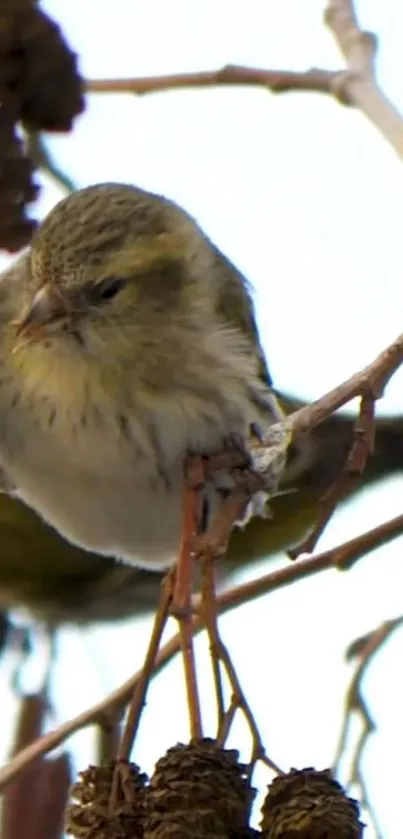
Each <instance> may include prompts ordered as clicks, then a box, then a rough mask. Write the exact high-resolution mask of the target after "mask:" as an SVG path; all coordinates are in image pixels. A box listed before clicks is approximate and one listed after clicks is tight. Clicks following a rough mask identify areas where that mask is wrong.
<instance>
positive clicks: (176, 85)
mask: <svg viewBox="0 0 403 839" xmlns="http://www.w3.org/2000/svg"><path fill="white" fill-rule="evenodd" d="M339 75H340V73H339V72H338V71H331V70H321V69H319V68H317V67H312V68H311V69H310V70H306V71H304V72H294V71H292V70H265V69H262V68H258V67H241V66H237V65H230V64H229V65H227V66H226V67H222V68H221V69H218V70H208V71H204V72H199V73H175V74H169V75H164V76H149V77H140V78H133V79H127V78H126V79H92V80H88V81H87V82H86V84H85V88H86V90H87V92H88V93H133V94H137V95H144V94H149V93H161V92H163V91H169V90H174V89H176V90H178V89H181V88H206V87H218V86H221V85H227V86H230V85H247V86H253V87H256V86H258V87H265V88H268V89H269V90H270V91H271V92H272V93H288V92H290V91H301V92H309V93H327V94H334V83H335V79H336V78H337V77H338V76H339ZM343 101H344V104H346V105H347V104H349V100H348V94H346V96H345V98H344V100H343Z"/></svg>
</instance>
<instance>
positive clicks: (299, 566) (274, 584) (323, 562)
mask: <svg viewBox="0 0 403 839" xmlns="http://www.w3.org/2000/svg"><path fill="white" fill-rule="evenodd" d="M402 532H403V515H400V516H397V517H396V518H394V519H391V520H390V521H387V522H385V523H384V524H382V525H379V526H378V527H376V528H373V529H372V530H369V531H368V532H367V533H364V534H363V535H361V536H358V537H357V538H355V539H351V540H350V541H348V542H345V543H343V544H342V545H338V546H337V547H335V548H332V549H331V550H329V551H324V552H323V553H321V554H318V556H314V557H312V558H310V559H306V560H299V561H298V562H295V563H290V564H287V565H286V566H285V567H284V568H280V569H278V570H277V571H274V572H271V573H270V574H266V575H265V576H263V577H261V578H259V579H258V580H252V581H251V582H248V583H243V584H242V585H239V586H235V587H234V588H232V589H230V590H229V591H227V592H224V593H223V594H220V595H219V596H218V597H217V606H218V608H219V611H220V614H222V613H224V612H226V611H228V610H229V609H232V608H234V607H236V606H240V605H241V604H243V603H247V602H249V601H250V600H252V599H253V598H255V597H261V596H262V595H263V594H268V593H269V592H270V591H276V590H278V589H280V588H284V587H285V586H288V585H290V584H292V583H295V582H296V581H297V580H302V579H305V578H306V577H310V576H312V575H313V574H317V573H320V572H321V571H325V570H329V569H331V568H335V567H336V568H339V569H340V568H341V569H344V568H349V567H351V566H352V565H353V563H355V562H357V561H358V560H360V559H362V557H364V556H365V555H366V554H367V553H369V551H371V550H374V549H375V548H377V547H379V546H380V545H383V544H385V543H386V542H388V541H390V540H391V539H393V538H395V536H397V535H399V534H401V533H402ZM201 629H204V620H203V618H202V617H201V616H199V615H197V616H196V617H195V618H194V619H193V631H194V633H197V632H200V630H201ZM180 647H181V641H180V636H179V634H177V635H175V636H174V637H173V638H171V639H170V640H169V641H168V642H167V643H166V644H165V646H164V647H163V648H162V649H161V650H160V652H159V653H158V655H157V657H156V660H155V667H154V671H153V675H154V676H155V675H156V674H157V673H158V672H159V671H160V670H161V669H162V668H163V667H164V666H165V665H166V664H168V662H169V661H171V659H172V658H173V657H174V656H175V655H176V654H177V653H178V652H179V650H180ZM142 674H143V669H141V670H140V671H138V672H137V673H135V674H134V675H133V676H131V678H130V679H128V680H127V681H126V682H124V684H123V685H121V686H120V687H119V688H117V690H115V691H113V693H111V694H109V696H107V697H106V698H105V699H103V700H102V701H101V702H99V703H98V704H97V705H94V706H92V707H91V708H88V709H87V710H86V711H83V712H82V713H81V714H78V716H76V717H73V719H71V720H68V721H67V722H65V723H63V724H62V725H61V726H59V727H58V728H57V729H55V730H54V731H50V732H49V733H47V734H45V735H44V736H43V737H40V738H39V739H38V740H36V741H35V742H34V743H32V744H31V745H29V746H27V747H26V748H24V749H22V751H20V752H19V753H18V754H16V755H15V757H13V758H12V760H10V762H9V763H8V764H7V765H6V766H4V767H3V769H1V770H0V791H2V790H3V789H5V788H6V787H7V786H8V784H9V783H10V782H11V781H12V780H13V778H15V777H16V776H17V775H18V773H19V772H21V770H22V769H23V768H24V767H26V766H29V764H30V763H31V762H32V761H33V760H35V759H36V758H37V757H39V756H41V755H43V754H46V753H47V752H50V751H52V750H53V749H55V748H56V747H57V746H60V744H61V743H64V741H65V740H67V738H68V737H70V736H71V735H72V734H74V733H75V732H76V731H79V730H80V729H82V728H85V727H86V726H88V725H92V724H94V723H99V722H100V721H101V720H102V719H103V718H104V717H105V715H107V716H108V715H110V713H111V712H113V711H114V709H117V708H121V707H122V706H124V705H125V704H126V703H127V702H128V701H129V700H130V698H131V697H132V695H133V691H134V689H135V688H136V686H137V684H138V682H139V680H140V678H141V677H142Z"/></svg>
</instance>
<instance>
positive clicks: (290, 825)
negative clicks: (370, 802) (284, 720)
mask: <svg viewBox="0 0 403 839" xmlns="http://www.w3.org/2000/svg"><path fill="white" fill-rule="evenodd" d="M261 827H262V836H263V837H265V839H324V837H326V839H361V837H362V835H363V827H364V825H363V824H362V822H360V820H359V808H358V804H357V802H356V801H354V800H353V799H352V798H348V797H347V795H346V794H345V792H344V790H343V788H342V787H341V786H340V784H339V783H338V782H337V781H335V780H334V778H332V776H331V773H330V771H329V770H327V769H325V770H323V771H318V770H316V769H313V768H309V769H301V770H298V769H292V770H291V771H290V772H289V773H288V774H287V775H282V776H279V777H277V778H275V779H274V781H273V783H272V784H271V786H270V787H269V789H268V793H267V795H266V798H265V800H264V803H263V806H262V823H261Z"/></svg>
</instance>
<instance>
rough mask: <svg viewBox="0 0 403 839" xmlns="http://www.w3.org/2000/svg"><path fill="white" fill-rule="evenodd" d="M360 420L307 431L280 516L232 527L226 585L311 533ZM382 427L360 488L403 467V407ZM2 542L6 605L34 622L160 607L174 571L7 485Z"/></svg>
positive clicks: (286, 405) (0, 516)
mask: <svg viewBox="0 0 403 839" xmlns="http://www.w3.org/2000/svg"><path fill="white" fill-rule="evenodd" d="M276 393H277V397H278V399H279V401H280V404H281V406H282V407H283V409H284V411H286V412H287V413H289V412H291V411H293V410H298V408H299V407H301V406H302V405H303V404H305V403H303V402H302V401H301V400H298V399H296V398H295V397H294V396H289V395H288V394H285V393H283V392H281V391H280V390H279V389H277V390H276ZM353 425H354V418H353V417H352V416H351V415H347V414H339V413H338V414H335V415H333V416H331V417H329V418H328V419H327V420H325V422H324V423H323V424H321V425H320V426H317V427H316V428H314V429H312V430H311V432H310V434H309V435H308V437H306V438H304V440H303V441H302V442H303V446H302V448H301V449H300V450H299V451H298V453H297V454H295V453H294V455H293V458H291V459H292V465H293V468H292V470H289V471H288V473H287V470H286V473H285V477H284V480H283V482H281V484H280V486H281V485H284V486H285V487H288V488H289V489H292V490H293V491H292V492H287V493H281V494H279V495H278V496H276V497H275V498H272V499H271V501H270V506H271V508H272V515H271V517H270V518H261V517H255V518H253V519H251V520H250V521H249V522H248V523H247V525H246V526H245V527H242V528H240V527H236V528H234V530H233V531H232V533H231V537H230V540H229V545H228V550H227V553H226V555H225V557H223V558H222V559H221V560H220V562H219V563H217V566H216V571H217V573H218V575H219V580H218V582H219V585H220V586H221V587H222V586H228V585H231V584H232V583H233V582H234V579H235V580H236V578H237V573H238V571H240V570H242V569H243V568H244V567H245V564H253V563H261V562H262V561H266V560H270V558H271V557H274V556H276V555H278V554H279V553H280V552H281V551H285V550H286V549H287V548H289V547H292V546H294V545H295V544H296V543H298V542H299V541H301V540H302V539H303V538H304V536H306V534H307V532H308V531H309V529H310V527H311V526H312V524H313V523H314V522H315V518H316V517H317V515H318V501H319V498H320V496H321V495H322V494H323V493H324V491H325V490H326V488H327V487H328V486H329V485H330V484H331V483H332V482H333V481H334V479H335V478H336V477H337V475H338V474H340V470H341V469H342V467H343V463H344V462H345V458H346V456H347V453H348V450H349V446H350V445H351V441H352V435H353ZM375 428H376V433H375V451H374V454H373V455H372V456H371V457H370V458H369V461H368V463H367V466H366V468H365V470H364V473H363V476H362V478H361V479H360V481H358V482H357V483H356V484H355V492H356V493H362V492H363V491H365V489H366V488H367V487H368V486H369V485H371V484H374V483H379V482H380V481H382V480H384V479H386V478H387V477H388V476H393V475H394V474H401V472H402V470H403V417H401V416H399V415H396V416H393V415H391V416H380V417H378V418H377V420H376V426H375ZM350 498H351V493H349V495H348V498H347V500H349V499H350ZM0 546H1V550H0V611H1V610H3V612H5V613H9V612H11V613H12V612H13V610H15V609H18V610H19V611H21V609H22V610H23V613H25V615H26V617H27V619H28V621H29V622H32V621H33V622H34V623H35V622H38V621H39V622H40V623H43V622H44V623H45V624H48V625H51V626H54V627H59V626H65V625H74V626H89V625H93V624H96V623H99V622H102V623H105V622H110V623H113V624H116V623H118V622H121V621H124V620H126V619H128V618H131V617H137V616H139V615H144V614H150V613H152V612H153V611H154V610H155V608H156V606H157V604H158V598H159V594H160V587H161V575H162V574H163V573H164V572H160V573H156V572H155V571H146V570H144V569H143V570H141V569H138V568H135V567H133V566H132V565H127V564H123V563H122V562H119V561H118V560H116V559H114V558H112V557H104V556H100V555H98V554H96V553H92V552H90V551H86V550H83V549H81V548H78V547H76V546H74V545H72V544H71V543H70V542H68V541H67V540H66V539H64V538H63V537H62V536H61V535H60V534H59V533H58V532H57V530H55V529H54V528H53V527H52V526H50V525H49V524H47V523H45V522H44V521H43V519H41V517H40V516H38V515H37V514H36V513H35V512H34V511H33V510H32V509H30V508H29V507H28V506H27V505H26V504H24V502H23V501H21V500H20V499H18V498H16V497H13V496H12V495H7V494H5V493H2V494H0ZM0 648H1V644H0Z"/></svg>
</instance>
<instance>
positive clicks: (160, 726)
mask: <svg viewBox="0 0 403 839" xmlns="http://www.w3.org/2000/svg"><path fill="white" fill-rule="evenodd" d="M43 6H44V8H45V9H47V10H48V11H49V12H50V13H52V14H53V15H54V16H55V18H57V19H58V20H59V22H60V23H61V25H62V26H63V28H64V31H65V32H66V34H67V35H68V36H69V38H70V41H71V44H72V45H74V48H75V50H76V51H77V52H78V53H79V54H80V56H81V69H82V71H83V73H84V74H85V76H86V77H88V78H96V77H98V78H99V77H103V78H104V77H122V76H128V77H130V76H138V75H152V74H163V73H172V72H179V71H191V70H202V69H212V68H218V67H220V66H222V65H225V64H228V63H236V64H247V65H250V66H261V67H268V68H280V67H282V68H287V69H300V70H303V69H307V68H308V67H311V66H321V67H324V68H330V69H334V68H337V67H339V66H341V60H339V56H338V52H337V49H336V47H335V45H334V43H333V40H332V37H331V35H330V33H329V32H328V31H327V30H326V29H325V28H324V26H323V24H322V11H323V6H324V3H323V2H320V0H304V2H302V0H277V2H275V0H271V2H270V0H248V2H241V0H182V2H180V0H169V1H168V2H164V0H147V1H146V0H137V2H136V0H130V1H129V0H114V2H113V4H110V3H106V2H100V0H86V2H85V4H83V2H82V0H69V3H68V4H66V3H64V2H62V0H49V1H48V2H46V3H43ZM358 12H359V14H360V19H361V21H362V23H363V24H364V26H366V27H367V28H372V29H373V30H374V31H375V32H377V33H378V35H379V37H380V53H379V60H378V68H379V78H380V80H381V82H382V84H383V86H384V88H385V90H386V91H387V93H388V95H389V96H390V97H392V98H393V99H394V101H395V103H396V105H397V106H398V107H400V108H402V110H403V86H402V83H401V79H402V54H401V43H402V31H403V7H402V6H401V4H400V3H399V2H398V0H383V2H382V4H381V3H379V2H376V0H361V2H360V3H359V4H358ZM51 148H52V152H53V153H54V155H55V158H56V160H57V161H58V163H59V164H60V166H61V167H62V168H64V169H65V170H66V171H68V173H69V174H70V175H71V176H72V178H73V179H74V180H75V182H76V183H77V185H78V186H84V185H86V184H90V183H94V182H97V181H106V180H117V181H120V180H121V181H127V182H131V183H136V184H138V185H139V186H142V187H145V188H149V189H152V190H154V191H156V192H160V193H163V194H165V195H167V196H168V197H171V198H173V199H175V200H177V201H178V202H179V203H180V204H182V205H183V206H184V207H185V208H186V209H187V210H189V211H190V212H191V213H192V214H193V215H195V216H196V217H197V219H198V221H199V222H200V223H201V224H202V226H204V228H205V229H206V231H207V232H208V233H209V235H210V236H211V237H212V238H213V239H214V240H215V241H216V242H217V244H219V246H220V247H221V248H222V249H223V250H224V251H225V252H226V253H227V254H228V255H229V256H230V257H231V259H232V260H233V261H234V262H235V263H236V264H237V265H238V266H239V267H240V268H241V269H242V270H243V271H244V272H245V273H246V275H247V276H248V277H249V279H250V280H251V282H252V283H253V285H254V287H255V291H256V306H257V312H258V320H259V324H260V327H261V334H262V340H263V343H264V346H265V349H266V351H267V353H268V356H269V360H270V366H271V370H272V374H273V377H274V379H275V382H276V385H277V386H279V387H280V388H282V389H283V390H289V391H293V392H295V393H298V394H300V395H301V396H305V397H315V396H319V395H321V393H323V392H324V391H325V390H328V389H329V388H330V387H332V386H333V385H335V384H337V383H338V382H339V381H341V380H343V379H344V378H345V377H347V376H348V375H350V374H351V373H353V372H354V371H355V370H357V369H359V368H360V367H361V366H363V365H364V364H366V363H368V362H369V361H371V360H372V358H373V357H374V356H375V355H376V353H378V352H379V351H380V350H381V349H382V348H384V347H385V346H386V345H387V344H388V343H389V342H390V341H392V340H393V338H394V337H396V336H397V334H398V333H399V332H401V331H402V317H401V312H402V303H403V295H402V290H401V282H400V273H401V217H402V209H403V198H402V196H403V190H402V187H403V169H402V166H401V164H400V162H399V161H398V159H397V158H396V157H395V155H394V153H393V151H392V150H391V149H390V148H389V146H388V145H387V144H386V142H385V141H384V140H383V139H382V137H381V136H380V135H379V134H378V133H377V132H376V130H375V129H374V128H373V127H372V126H371V125H369V124H368V123H367V121H366V120H365V118H364V117H363V116H361V115H360V114H359V113H357V112H354V111H353V110H352V109H347V108H343V107H342V106H340V105H338V104H337V103H336V102H334V101H332V100H331V99H330V98H327V97H325V96H319V95H313V94H312V95H311V94H287V95H277V96H274V95H272V94H270V93H268V92H267V91H264V90H261V89H258V88H256V89H254V88H231V89H225V88H218V89H215V90H211V89H209V90H205V91H200V90H197V91H194V90H193V91H177V92H172V93H169V94H167V93H164V94H153V95H151V96H147V97H134V96H131V95H122V96H112V95H109V96H105V95H102V96H101V95H96V96H95V95H93V96H91V97H89V99H88V107H87V110H86V112H85V114H84V115H83V116H82V117H80V119H79V120H77V122H76V125H75V130H74V133H73V134H72V135H71V136H66V137H60V138H56V139H52V141H51ZM61 195H62V192H61V191H60V190H58V189H57V188H56V187H55V186H54V185H53V184H49V183H47V184H46V188H45V189H44V190H43V193H42V197H41V200H40V202H39V206H40V213H41V215H43V214H44V213H46V212H47V211H48V210H49V209H50V207H51V206H52V205H53V204H54V203H55V201H56V200H57V199H58V198H59V197H61ZM402 377H403V373H400V374H399V375H397V376H396V377H395V378H394V380H393V382H392V384H391V385H390V387H389V388H388V391H387V395H386V397H385V399H384V400H383V402H382V405H381V406H380V407H381V410H384V411H386V410H388V411H389V410H396V411H399V410H402V399H401V393H402V382H403V378H402ZM402 489H403V477H396V478H394V479H393V480H391V481H388V482H385V483H384V484H383V485H382V487H377V488H375V489H371V490H370V491H368V492H367V493H365V495H363V496H362V497H360V498H359V499H357V500H355V501H354V502H352V503H351V504H350V505H349V506H348V507H347V508H344V509H343V510H342V511H340V512H339V513H338V514H337V515H336V516H335V518H334V520H333V522H332V523H331V525H330V526H329V528H328V530H327V532H326V534H325V536H324V537H323V539H322V541H321V543H320V547H321V548H322V547H323V548H325V547H329V546H331V545H333V544H336V543H338V542H340V541H343V540H344V539H345V538H348V537H350V536H353V535H357V534H358V533H360V532H362V531H363V530H364V529H367V528H368V527H371V526H372V525H375V524H376V523H378V522H381V521H383V520H385V519H387V518H389V517H390V516H392V515H396V514H397V513H400V512H401V504H400V499H401V497H402ZM402 547H403V539H402V538H401V539H399V540H396V541H395V542H394V543H392V544H391V545H390V546H388V547H387V548H384V549H382V551H380V550H379V551H377V552H375V553H374V554H373V555H372V556H371V557H370V558H369V559H366V560H364V561H363V562H362V563H360V564H359V565H358V566H357V567H356V568H354V569H353V570H352V571H351V572H349V573H348V574H344V575H341V574H336V573H335V572H334V573H332V572H329V573H327V574H325V575H322V576H319V577H317V578H315V579H312V580H307V581H305V582H304V583H302V584H298V585H297V586H294V587H293V588H290V589H287V590H286V591H282V592H279V593H275V594H272V595H270V596H269V597H266V598H262V599H260V600H259V601H256V602H254V603H252V604H250V605H248V606H245V607H243V609H242V610H238V611H235V612H233V613H232V614H229V615H227V616H226V617H225V618H223V627H224V634H225V638H226V640H227V641H228V642H229V644H230V646H231V649H232V651H233V654H234V658H235V660H236V663H237V665H238V667H239V670H240V673H241V676H242V679H243V684H244V687H245V689H246V691H247V693H248V696H249V698H250V699H251V702H252V705H253V708H254V710H255V712H256V715H257V718H258V720H259V723H260V725H261V727H262V731H263V733H264V739H265V741H266V744H267V748H268V751H269V753H270V754H271V756H272V757H273V758H274V759H275V760H276V761H277V762H278V763H280V765H281V766H282V767H283V768H287V767H289V766H290V765H293V766H297V767H302V766H304V765H315V766H317V767H318V768H323V767H325V766H327V765H328V764H329V763H330V761H331V759H332V756H333V750H334V746H335V742H336V738H337V734H338V726H339V723H340V719H341V713H342V701H343V695H344V691H345V687H346V684H347V679H348V677H349V675H351V672H352V671H351V670H350V668H349V667H348V666H347V665H345V663H344V661H343V654H344V650H345V648H346V646H347V645H348V643H349V641H350V640H351V639H352V638H354V637H356V636H357V635H360V634H362V633H365V632H367V631H369V630H370V629H371V628H373V627H375V626H376V625H377V624H378V623H379V622H381V621H383V620H384V619H386V618H389V617H393V616H395V615H398V614H400V612H401V611H402V609H403V607H402V597H401V591H400V590H401V586H400V581H401V579H402V576H403V575H402V570H401V562H400V553H401V551H402ZM285 561H286V560H285V559H284V558H279V561H278V564H284V562H285ZM270 567H271V568H273V567H274V565H273V563H272V564H271V566H270ZM262 571H263V566H259V570H258V571H257V570H256V568H254V569H253V570H252V571H251V572H248V573H249V576H251V575H252V574H256V573H261V572H262ZM244 576H245V577H246V576H247V574H245V575H244ZM148 628H149V624H148V622H147V621H141V622H139V623H136V624H134V623H133V622H132V623H130V624H129V625H126V626H125V627H124V628H111V627H109V626H108V627H100V628H98V629H96V630H93V631H87V632H86V633H79V632H77V631H67V630H66V631H65V632H64V633H63V634H62V638H61V657H60V664H59V668H58V670H57V674H56V680H55V695H56V696H57V707H58V709H59V712H60V719H64V718H66V717H70V716H71V715H72V714H74V713H76V712H77V711H79V710H80V709H81V708H82V707H83V705H88V704H89V703H90V702H93V701H96V700H97V699H99V698H100V697H101V696H102V695H104V693H105V691H106V690H109V689H112V688H113V687H115V686H116V685H117V684H118V683H119V682H120V681H121V680H122V679H123V678H125V677H126V676H127V675H129V673H130V672H131V671H132V670H133V669H134V667H137V666H138V665H139V664H140V662H141V657H142V652H143V650H144V645H145V643H146V640H147V632H148ZM402 644H403V635H402V633H401V632H397V633H396V634H395V636H394V637H393V639H392V641H391V642H390V644H389V645H388V647H387V648H386V649H385V650H383V651H382V652H381V653H380V654H379V655H378V656H377V658H376V661H375V662H374V665H373V666H372V668H371V670H370V671H369V673H368V676H367V678H366V680H365V695H366V697H367V698H368V701H369V703H370V707H371V711H372V713H373V715H374V717H375V719H376V721H377V723H378V726H379V733H378V734H377V735H375V736H374V737H373V738H372V740H371V743H370V745H369V746H368V748H367V750H366V753H365V761H364V766H365V772H366V776H367V779H368V783H369V789H370V792H371V796H372V799H373V802H374V805H375V807H376V811H377V815H378V818H379V821H380V823H381V825H382V827H383V829H384V837H387V839H395V837H396V839H398V836H399V835H400V832H399V828H398V825H399V823H400V806H399V805H400V802H399V796H400V774H401V773H400V769H399V766H400V758H401V754H400V747H399V744H400V743H401V740H402V738H401V707H402V702H403V680H402V679H401V677H400V674H399V670H398V666H397V662H398V661H400V657H401V650H402ZM133 651H135V653H134V654H133ZM259 661H260V664H258V662H259ZM73 690H74V691H76V695H75V696H73ZM207 692H208V691H206V693H207ZM183 701H184V700H183V686H182V682H181V669H180V665H179V663H178V662H176V663H175V664H174V665H173V666H172V667H170V668H169V669H168V670H167V671H166V672H165V673H164V674H163V675H162V676H161V677H159V679H158V680H157V681H156V682H155V685H154V688H153V689H152V691H151V695H150V700H149V703H148V706H147V709H146V713H145V717H144V725H143V728H142V732H141V736H140V739H139V744H138V749H137V750H136V760H137V761H138V762H140V763H143V764H144V766H145V768H151V765H152V762H153V760H155V759H156V758H157V757H158V756H159V755H160V754H162V752H163V751H164V750H165V748H167V747H168V746H169V745H172V744H173V742H174V741H176V740H179V739H186V737H187V728H186V724H185V714H184V705H183ZM206 701H207V704H208V699H207V700H206ZM167 705H168V707H169V714H170V724H169V727H167V724H166V722H167ZM167 728H168V730H167ZM89 742H90V738H89V736H88V735H87V734H84V735H80V736H79V737H77V738H76V746H77V755H78V763H79V765H80V766H81V767H83V766H84V765H85V763H86V762H88V760H89V757H90V755H89V752H88V751H87V747H88V746H89ZM233 742H235V744H236V745H239V746H242V744H243V743H245V739H244V736H243V732H242V731H241V732H239V736H238V737H236V738H235V739H234V741H233ZM352 745H353V744H352ZM385 770H386V771H385ZM261 778H262V779H263V778H264V774H262V775H261ZM262 783H263V781H262ZM365 835H366V839H371V837H372V836H373V835H374V834H373V832H372V831H371V828H368V830H367V831H366V834H365Z"/></svg>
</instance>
